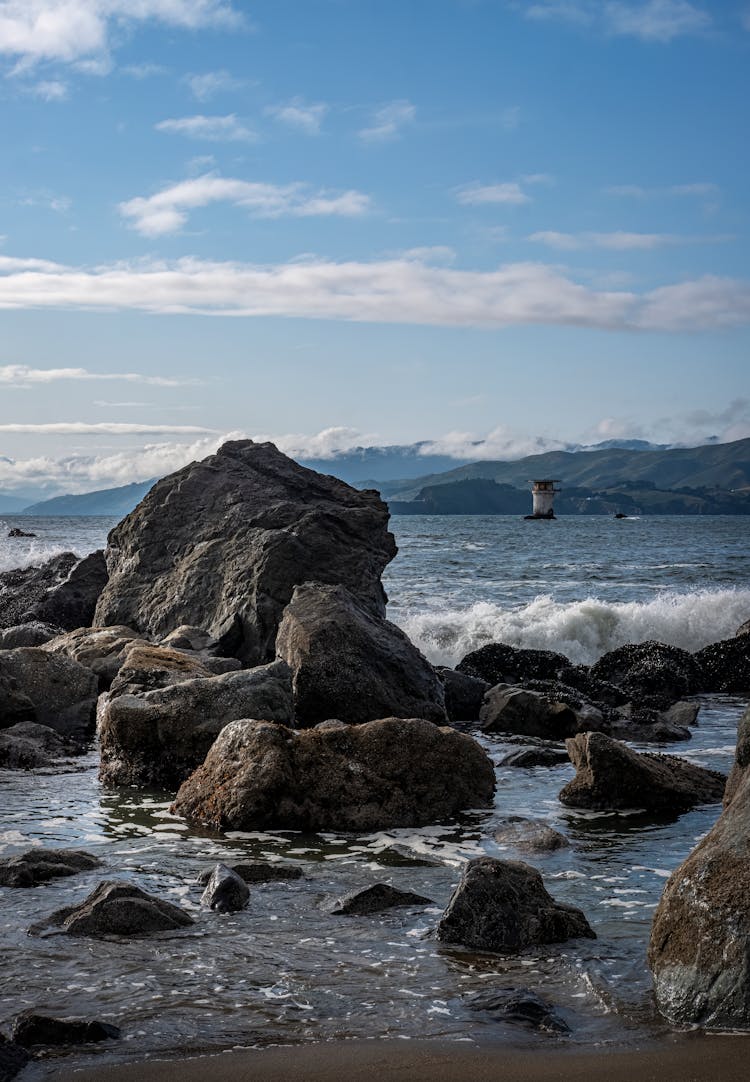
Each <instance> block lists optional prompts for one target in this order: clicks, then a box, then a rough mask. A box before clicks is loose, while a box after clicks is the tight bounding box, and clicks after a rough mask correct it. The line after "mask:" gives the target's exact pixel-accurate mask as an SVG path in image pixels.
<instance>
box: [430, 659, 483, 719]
mask: <svg viewBox="0 0 750 1082" xmlns="http://www.w3.org/2000/svg"><path fill="white" fill-rule="evenodd" d="M437 672H438V675H439V676H440V679H441V680H442V681H443V690H444V693H445V712H446V714H447V715H448V720H449V721H476V720H477V718H478V717H479V710H480V707H481V705H482V699H483V698H484V695H485V692H487V691H489V690H490V685H489V684H488V683H487V681H486V680H480V678H479V677H478V676H469V675H468V674H467V673H462V672H458V671H457V670H456V669H447V668H438V669H437Z"/></svg>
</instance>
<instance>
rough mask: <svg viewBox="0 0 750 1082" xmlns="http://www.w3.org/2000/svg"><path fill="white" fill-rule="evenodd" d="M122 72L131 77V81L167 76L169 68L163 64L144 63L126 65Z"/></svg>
mask: <svg viewBox="0 0 750 1082" xmlns="http://www.w3.org/2000/svg"><path fill="white" fill-rule="evenodd" d="M120 71H121V72H122V73H123V74H124V75H129V76H130V78H131V79H138V80H139V81H140V80H143V79H151V78H153V77H154V76H155V75H166V73H167V68H165V67H164V65H163V64H154V63H152V62H151V61H144V62H143V63H141V64H125V65H123V67H122V68H120Z"/></svg>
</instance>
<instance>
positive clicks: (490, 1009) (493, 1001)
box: [463, 988, 570, 1034]
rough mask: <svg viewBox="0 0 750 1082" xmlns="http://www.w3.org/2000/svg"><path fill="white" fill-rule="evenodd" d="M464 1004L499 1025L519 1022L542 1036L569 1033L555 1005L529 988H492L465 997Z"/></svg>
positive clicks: (568, 1028)
mask: <svg viewBox="0 0 750 1082" xmlns="http://www.w3.org/2000/svg"><path fill="white" fill-rule="evenodd" d="M463 1002H464V1003H465V1004H466V1006H467V1007H468V1008H469V1009H470V1010H472V1011H484V1012H486V1013H487V1014H489V1015H491V1016H492V1017H493V1018H494V1019H495V1020H496V1021H498V1022H519V1023H521V1025H525V1026H529V1027H530V1028H531V1029H536V1030H539V1031H540V1032H542V1033H561V1034H562V1033H570V1027H569V1026H568V1024H567V1023H566V1022H565V1021H564V1020H563V1019H562V1018H561V1017H560V1016H559V1014H557V1013H556V1011H555V1008H554V1007H553V1006H552V1004H551V1003H547V1001H546V1000H544V999H542V998H541V996H538V995H537V994H536V992H530V991H529V990H528V988H491V989H488V990H487V991H486V992H474V993H473V994H472V995H469V996H465V997H464V1000H463Z"/></svg>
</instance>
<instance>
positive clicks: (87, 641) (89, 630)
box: [44, 624, 149, 691]
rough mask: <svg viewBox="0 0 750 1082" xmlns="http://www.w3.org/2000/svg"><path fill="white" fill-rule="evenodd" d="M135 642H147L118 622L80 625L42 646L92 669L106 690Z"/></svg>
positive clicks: (50, 651)
mask: <svg viewBox="0 0 750 1082" xmlns="http://www.w3.org/2000/svg"><path fill="white" fill-rule="evenodd" d="M135 644H140V645H143V646H147V645H149V644H148V642H147V640H146V639H143V638H141V637H140V636H139V634H138V632H137V631H133V629H132V628H130V627H125V626H124V625H122V624H120V625H117V626H115V627H81V628H78V629H77V630H76V631H67V632H65V633H64V634H62V635H58V636H56V638H54V639H50V640H49V641H48V642H46V643H45V644H44V649H45V650H47V651H48V652H49V653H50V654H61V655H64V656H65V657H70V658H72V659H73V660H74V661H77V662H78V663H79V665H83V666H84V667H85V668H87V669H91V671H92V672H93V673H95V674H96V677H97V679H98V681H99V689H100V690H101V691H106V690H107V688H109V686H110V685H111V683H112V681H113V680H114V678H115V677H116V676H117V674H118V672H119V671H120V668H121V667H122V663H123V661H124V660H125V656H126V654H127V653H128V651H129V650H130V649H131V647H133V646H134V645H135Z"/></svg>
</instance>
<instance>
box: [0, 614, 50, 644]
mask: <svg viewBox="0 0 750 1082" xmlns="http://www.w3.org/2000/svg"><path fill="white" fill-rule="evenodd" d="M59 634H60V628H59V627H53V626H52V624H43V623H41V621H40V620H31V621H29V623H27V624H17V625H16V627H9V628H6V629H5V631H0V650H15V648H16V647H17V646H42V645H43V644H44V643H45V642H49V640H50V639H54V638H55V636H56V635H59Z"/></svg>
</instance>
